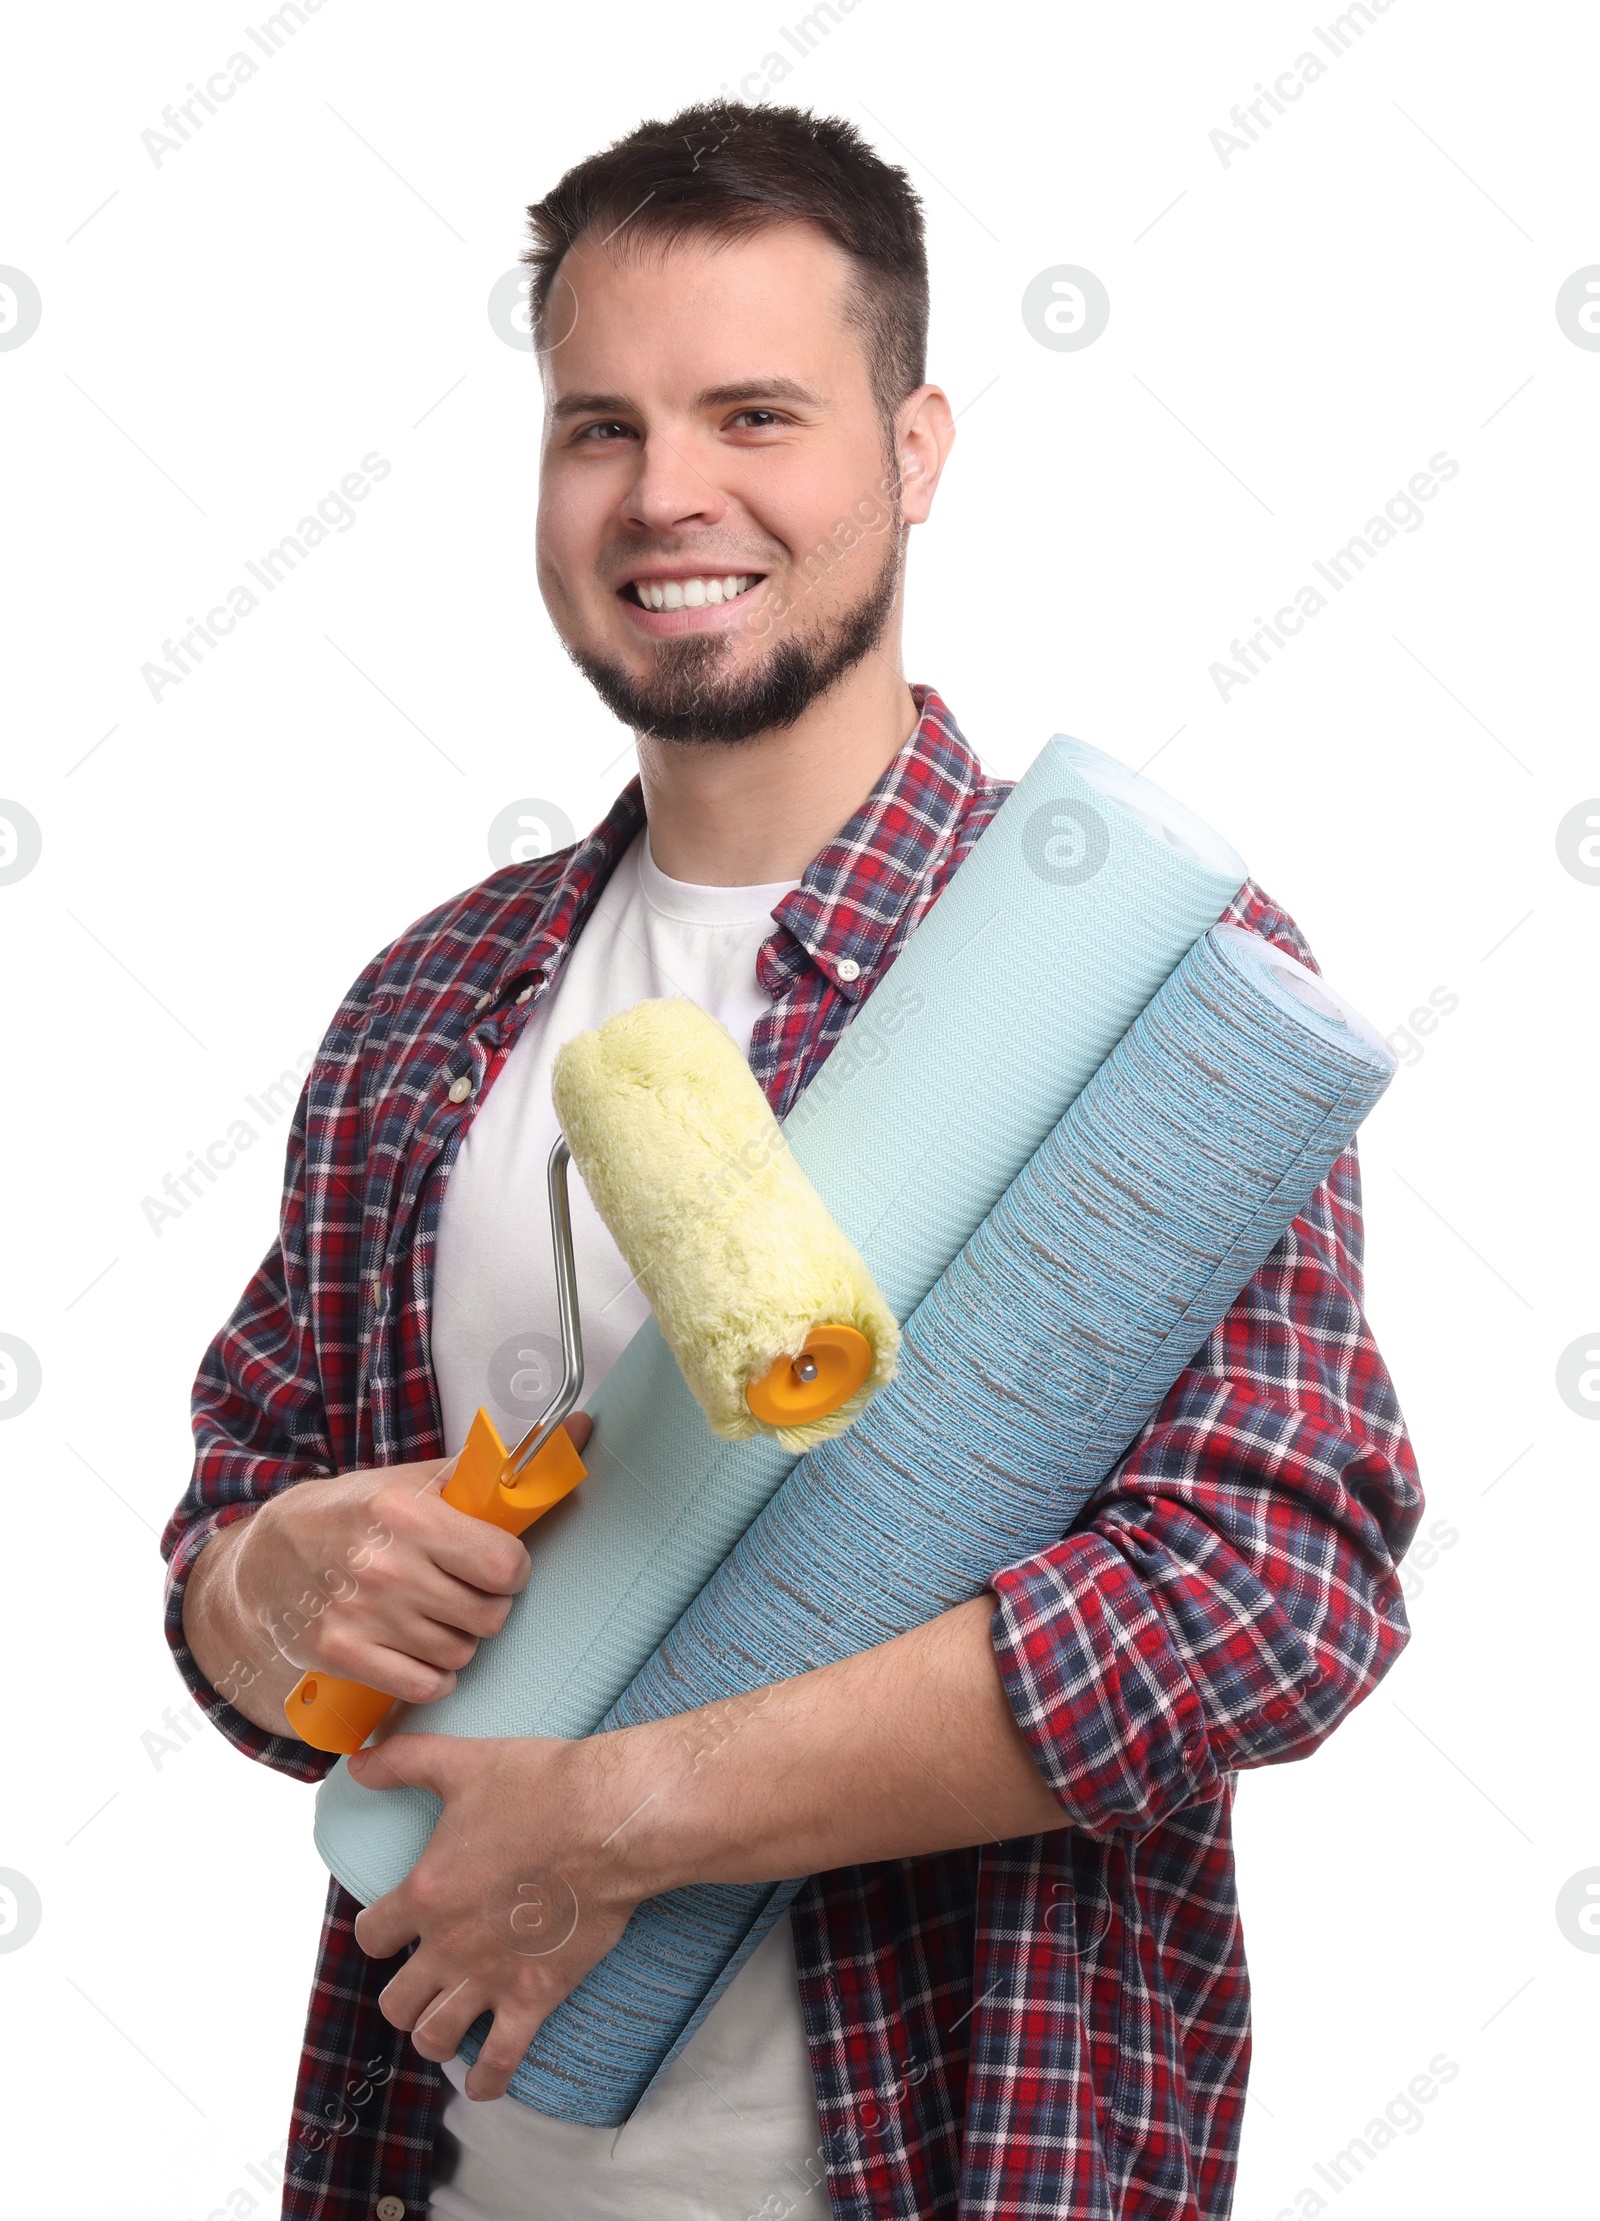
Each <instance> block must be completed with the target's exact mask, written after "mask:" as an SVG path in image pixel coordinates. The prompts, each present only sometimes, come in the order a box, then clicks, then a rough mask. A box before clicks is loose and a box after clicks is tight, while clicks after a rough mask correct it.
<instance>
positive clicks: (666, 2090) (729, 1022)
mask: <svg viewBox="0 0 1600 2221" xmlns="http://www.w3.org/2000/svg"><path fill="white" fill-rule="evenodd" d="M795 884H796V882H795V881H792V880H789V881H785V882H783V883H782V884H780V885H775V886H766V887H695V886H689V885H687V884H685V883H684V882H683V881H681V880H676V879H668V878H667V876H666V875H665V873H664V872H662V871H661V870H660V869H659V868H658V867H657V865H656V863H655V861H654V859H653V858H652V856H651V854H650V849H649V839H648V835H647V834H645V833H641V834H640V835H639V836H638V838H637V839H636V840H635V841H634V842H633V843H632V845H631V846H630V847H629V849H628V850H627V852H626V854H625V855H624V856H623V857H622V859H621V861H620V862H619V863H618V865H617V867H616V869H615V871H614V872H613V873H612V875H611V878H610V879H609V880H608V881H607V883H606V885H605V887H604V889H603V890H602V891H601V894H600V897H599V900H598V901H597V902H596V904H595V907H594V909H593V910H592V911H591V912H590V915H589V918H588V921H587V923H586V924H585V926H584V929H583V931H582V933H581V934H580V936H579V938H578V942H577V946H576V947H575V948H574V949H573V950H572V951H571V953H570V954H569V956H568V958H567V961H566V965H565V968H564V969H563V971H562V973H561V975H560V977H559V978H558V979H557V981H556V983H555V985H554V987H553V988H552V989H551V990H550V992H549V996H548V998H547V1000H546V1001H545V1002H544V1003H543V1004H541V1006H540V1008H539V1009H538V1010H537V1011H536V1012H535V1013H534V1015H533V1016H532V1018H530V1020H529V1022H528V1024H527V1026H526V1027H525V1028H524V1029H523V1032H522V1034H521V1035H520V1037H519V1038H518V1041H517V1044H516V1046H515V1048H514V1049H513V1050H512V1051H511V1054H510V1055H509V1056H508V1057H507V1059H506V1061H505V1063H504V1065H503V1066H502V1067H501V1070H500V1073H499V1076H498V1078H497V1079H496V1080H495V1082H494V1084H493V1086H492V1087H491V1088H490V1089H489V1090H488V1093H487V1094H486V1095H485V1097H484V1099H483V1102H482V1104H481V1106H480V1107H479V1110H478V1112H477V1115H476V1116H475V1118H474V1119H473V1122H472V1124H471V1126H470V1127H469V1128H468V1131H467V1133H466V1135H465V1137H464V1139H463V1141H462V1144H461V1148H460V1150H459V1151H458V1153H457V1156H456V1160H455V1163H454V1164H453V1165H452V1167H451V1170H450V1175H449V1178H448V1180H447V1182H446V1184H445V1192H444V1201H443V1205H442V1208H441V1212H440V1218H439V1228H438V1237H437V1239H438V1247H437V1253H436V1259H435V1265H434V1291H433V1314H432V1353H433V1368H434V1375H435V1378H436V1380H437V1382H438V1386H439V1396H440V1401H441V1404H442V1406H443V1416H444V1427H445V1439H446V1441H448V1442H451V1443H459V1442H462V1441H464V1440H465V1438H466V1432H467V1428H468V1427H469V1425H470V1424H471V1422H472V1416H473V1413H474V1412H475V1411H476V1410H477V1407H478V1405H479V1404H480V1403H482V1404H486V1405H487V1406H488V1409H489V1413H490V1416H491V1417H492V1418H493V1419H494V1421H495V1424H496V1425H497V1426H498V1427H499V1428H500V1431H501V1434H502V1436H503V1438H504V1439H505V1440H506V1441H507V1442H508V1443H509V1442H511V1441H513V1440H515V1439H516V1437H517V1436H518V1435H520V1434H523V1433H525V1432H526V1431H527V1429H528V1427H529V1426H530V1425H531V1424H532V1422H533V1421H534V1420H535V1419H536V1418H537V1417H538V1415H539V1413H540V1411H541V1410H542V1409H543V1408H544V1406H545V1404H546V1403H547V1402H548V1401H549V1399H550V1396H551V1394H552V1393H553V1391H554V1388H555V1385H556V1383H557V1382H558V1381H559V1379H560V1377H561V1344H560V1337H559V1330H558V1325H557V1319H556V1298H555V1283H554V1277H553V1274H552V1270H551V1262H550V1212H549V1204H548V1200H547V1194H546V1188H545V1175H546V1168H547V1164H548V1160H549V1156H550V1150H551V1146H552V1144H553V1143H554V1141H555V1138H556V1131H557V1128H556V1115H555V1110H554V1107H553V1105H552V1104H551V1101H550V1066H551V1063H552V1061H553V1059H554V1056H555V1052H556V1050H557V1049H558V1048H559V1047H560V1046H561V1044H562V1043H563V1042H564V1041H567V1040H569V1039H570V1038H571V1037H572V1035H573V1034H575V1033H582V1032H585V1031H586V1030H587V1029H588V1028H590V1027H592V1026H597V1025H599V1024H600V1023H601V1021H602V1020H603V1019H606V1018H609V1017H611V1016H612V1015H613V1014H614V1013H615V1012H617V1011H619V1010H626V1009H628V1008H629V1007H630V1006H631V1005H632V1004H634V1003H636V1002H642V1001H644V1000H645V998H646V997H649V996H657V995H687V996H688V997H689V998H690V1000H691V1001H693V1002H696V1003H698V1004H699V1005H700V1007H701V1008H702V1009H703V1010H708V1011H710V1012H711V1014H712V1016H713V1017H715V1018H718V1019H720V1020H721V1022H722V1024H723V1025H725V1026H726V1027H727V1029H728V1031H729V1032H730V1033H731V1034H732V1035H733V1038H734V1039H735V1040H736V1041H737V1042H738V1044H739V1046H740V1048H741V1049H743V1050H745V1051H746V1052H747V1053H748V1050H749V1045H750V1035H751V1032H752V1030H753V1029H754V1026H755V1023H756V1020H757V1019H758V1018H759V1017H760V1016H761V1014H762V1012H763V1011H765V1010H766V1009H767V1008H768V998H767V996H766V995H765V993H764V992H763V990H762V988H761V987H760V985H759V984H758V982H757V980H756V976H755V960H756V953H757V951H758V950H759V948H760V946H761V944H762V942H763V941H764V940H766V938H767V936H768V935H769V934H770V933H771V931H772V911H773V908H774V906H775V904H776V903H777V902H778V901H779V899H780V898H781V897H782V896H783V895H785V894H787V893H788V892H789V890H790V888H791V887H792V886H794V885H795ZM570 1186H571V1195H572V1236H573V1249H574V1253H575V1255H576V1259H577V1268H578V1301H579V1308H580V1311H581V1314H582V1320H583V1342H584V1360H585V1365H584V1389H585V1394H586V1395H587V1394H588V1393H590V1392H592V1390H593V1389H594V1388H595V1387H596V1386H597V1385H598V1384H599V1382H600V1381H602V1380H603V1379H604V1378H605V1375H606V1374H607V1372H609V1370H610V1369H611V1367H612V1365H614V1364H615V1363H616V1360H617V1358H618V1357H619V1356H620V1355H621V1353H622V1351H623V1350H624V1348H625V1347H626V1346H627V1344H628V1343H629V1342H630V1341H631V1340H632V1338H633V1336H634V1334H635V1333H636V1331H637V1330H638V1328H639V1327H640V1326H641V1325H642V1324H643V1323H644V1321H645V1319H646V1317H647V1316H648V1308H649V1307H648V1305H647V1304H646V1302H645V1299H644V1297H643V1295H642V1294H641V1293H640V1291H639V1289H638V1287H637V1285H636V1284H635V1283H634V1281H633V1278H632V1276H631V1274H630V1273H629V1270H628V1267H627V1265H626V1264H625V1263H624V1261H623V1259H622V1256H621V1253H620V1252H619V1251H618V1249H617V1246H616V1244H615V1243H614V1242H613V1241H612V1239H611V1237H610V1235H609V1234H608V1233H607V1232H606V1230H605V1227H604V1226H603V1224H602V1223H601V1220H600V1217H599V1214H598V1213H597V1212H596V1210H595V1208H594V1206H593V1204H592V1203H591V1202H590V1201H589V1198H588V1196H587V1195H586V1194H585V1193H584V1190H583V1186H582V1183H581V1181H580V1180H579V1179H578V1178H577V1175H576V1168H574V1170H573V1174H572V1177H571V1182H570ZM533 1547H535V1548H537V1547H538V1545H537V1534H535V1540H534V1544H533ZM444 2073H445V2076H446V2078H447V2079H448V2081H449V2083H450V2085H451V2088H450V2090H449V2092H448V2093H447V2096H446V2100H445V2110H444V2126H445V2127H446V2128H447V2129H448V2130H449V2132H450V2134H451V2135H452V2136H453V2137H454V2138H455V2139H456V2140H457V2142H458V2143H459V2145H460V2147H461V2149H460V2155H459V2160H458V2164H457V2169H456V2173H455V2177H454V2179H453V2180H452V2181H451V2182H449V2183H441V2184H439V2185H438V2186H437V2187H436V2189H435V2190H434V2193H433V2197H432V2200H431V2202H430V2204H429V2208H428V2210H429V2212H430V2214H432V2215H434V2216H436V2217H437V2221H646V2217H648V2221H735V2217H736V2221H744V2216H745V2215H747V2214H750V2213H754V2212H756V2211H758V2210H759V2209H760V2208H761V2207H762V2206H763V2204H764V2202H765V2201H766V2200H767V2199H769V2198H770V2197H771V2196H772V2195H773V2194H774V2193H777V2192H782V2193H784V2194H785V2195H786V2199H787V2201H788V2202H793V2200H794V2199H795V2198H796V2197H797V2196H798V2195H799V2193H800V2191H801V2190H803V2189H807V2188H809V2186H810V2185H811V2184H812V2183H813V2182H814V2181H815V2180H816V2178H817V2175H818V2174H819V2172H820V2162H819V2158H818V2153H819V2147H820V2141H821V2139H820V2132H819V2129H818V2125H817V2113H816V2094H815V2088H814V2085H813V2082H812V2076H811V2064H810V2059H809V2056H808V2054H807V2051H806V2043H805V2029H804V2024H803V2021H802V2019H801V2013H800V1997H799V1991H798V1989H797V1986H796V1980H795V1965H794V1945H793V1940H792V1937H791V1934H790V1929H789V1923H788V1920H787V1918H785V1919H784V1920H782V1921H781V1922H780V1923H779V1924H778V1926H777V1927H776V1928H775V1929H774V1931H773V1933H772V1934H771V1935H770V1936H769V1937H768V1938H767V1940H766V1942H765V1943H764V1944H763V1945H762V1946H761V1948H760V1949H759V1950H758V1951H757V1952H755V1953H754V1954H753V1956H752V1957H751V1959H750V1960H749V1962H748V1964H747V1965H746V1966H744V1967H743V1968H742V1969H741V1970H740V1972H739V1974H738V1976H737V1977H736V1978H735V1980H734V1981H733V1982H731V1983H730V1984H729V1986H728V1989H727V1991H726V1992H725V1994H724V1995H723V1996H722V1997H721V1998H720V1999H719V2001H718V2003H717V2004H716V2006H715V2007H714V2008H713V2010H712V2011H711V2012H710V2013H709V2014H708V2015H707V2016H706V2019H705V2021H704V2023H703V2024H702V2026H701V2027H700V2028H699V2029H698V2030H697V2032H696V2034H695V2036H694V2038H693V2040H692V2041H691V2042H690V2043H689V2044H688V2045H687V2046H686V2047H685V2049H684V2051H683V2052H682V2053H681V2054H680V2056H679V2057H678V2058H677V2060H676V2061H675V2062H674V2063H673V2065H672V2067H671V2069H670V2070H669V2072H668V2074H667V2075H666V2076H665V2077H664V2078H663V2080H662V2082H661V2083H660V2084H659V2085H658V2087H657V2088H656V2089H655V2090H654V2091H652V2093H651V2094H650V2096H649V2097H648V2098H646V2099H645V2100H644V2101H643V2103H642V2104H641V2105H640V2106H639V2107H638V2108H637V2110H636V2111H635V2113H634V2115H633V2117H632V2119H631V2120H629V2121H628V2122H627V2123H626V2124H625V2125H624V2126H623V2127H622V2128H620V2129H596V2128H583V2127H580V2126H577V2125H576V2124H574V2123H573V2122H570V2121H557V2120H553V2119H551V2118H549V2117H548V2116H547V2115H545V2114H542V2113H536V2112H534V2110H533V2109H532V2107H531V2106H526V2105H523V2104H522V2103H521V2101H520V2100H519V2099H517V2098H513V2097H511V2096H509V2095H508V2096H506V2097H503V2098H493V2099H489V2100H487V2101H485V2102H482V2103H475V2102H474V2101H473V2100H472V2099H470V2098H467V2097H465V2096H464V2095H463V2094H462V2091H463V2088H464V2085H465V2082H466V2076H467V2067H466V2062H465V2061H464V2060H461V2059H452V2060H450V2061H449V2062H448V2063H447V2064H446V2066H445V2068H444ZM808 2163H809V2164H808ZM822 2195H823V2196H824V2198H826V2196H827V2193H826V2190H823V2192H822ZM828 2210H829V2209H828V2208H827V2207H826V2206H824V2207H823V2208H822V2213H823V2214H824V2215H826V2213H827V2211H828ZM806 2211H807V2214H808V2215H811V2214H813V2213H814V2212H815V2192H813V2193H812V2195H811V2197H810V2198H809V2199H808V2200H807V2204H806Z"/></svg>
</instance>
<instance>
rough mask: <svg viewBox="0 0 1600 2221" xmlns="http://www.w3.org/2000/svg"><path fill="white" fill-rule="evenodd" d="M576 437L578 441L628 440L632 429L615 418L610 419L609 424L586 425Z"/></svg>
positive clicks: (631, 435)
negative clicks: (597, 439)
mask: <svg viewBox="0 0 1600 2221" xmlns="http://www.w3.org/2000/svg"><path fill="white" fill-rule="evenodd" d="M578 437H579V439H580V440H587V439H596V438H599V439H607V440H609V439H625V440H630V439H632V437H633V427H632V425H631V424H623V423H620V422H619V421H618V420H617V419H616V418H612V420H611V421H610V422H609V423H605V424H586V425H585V426H584V427H583V430H582V431H581V432H580V433H579V434H578Z"/></svg>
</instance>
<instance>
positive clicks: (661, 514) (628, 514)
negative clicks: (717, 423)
mask: <svg viewBox="0 0 1600 2221" xmlns="http://www.w3.org/2000/svg"><path fill="white" fill-rule="evenodd" d="M727 509H728V499H727V496H726V495H725V494H724V493H723V492H722V490H721V488H720V487H718V486H717V484H716V483H715V481H714V480H713V479H712V478H711V477H710V476H709V475H708V473H707V472H706V471H705V470H704V469H702V468H701V467H700V466H699V464H698V463H696V461H695V460H694V459H693V457H692V456H691V455H690V454H689V453H688V451H687V447H686V445H685V443H684V442H683V441H681V440H674V439H673V438H671V437H670V436H669V435H667V434H664V433H661V432H650V433H647V434H646V436H645V438H644V439H643V440H641V441H640V443H639V464H638V469H637V471H636V472H635V474H634V478H633V483H632V484H631V486H630V487H629V488H628V492H627V495H626V497H625V499H624V501H623V505H622V512H623V516H624V518H625V519H626V521H627V522H628V523H629V524H633V525H639V526H642V527H643V528H644V529H645V530H647V531H650V532H660V533H667V532H676V531H680V530H681V529H682V528H683V527H684V526H685V525H706V524H717V523H719V522H720V521H721V519H722V518H723V517H724V516H725V515H726V513H727Z"/></svg>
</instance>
